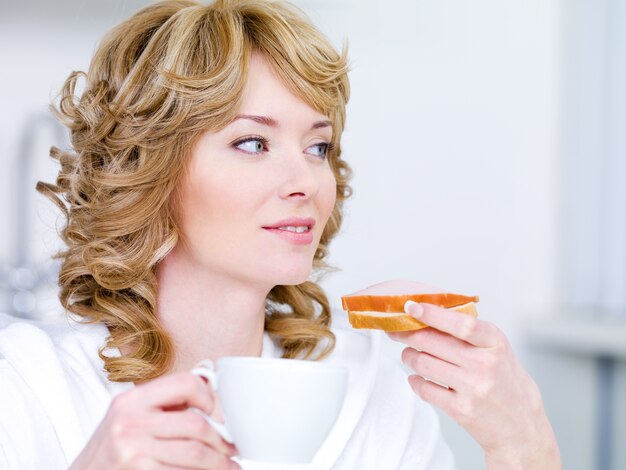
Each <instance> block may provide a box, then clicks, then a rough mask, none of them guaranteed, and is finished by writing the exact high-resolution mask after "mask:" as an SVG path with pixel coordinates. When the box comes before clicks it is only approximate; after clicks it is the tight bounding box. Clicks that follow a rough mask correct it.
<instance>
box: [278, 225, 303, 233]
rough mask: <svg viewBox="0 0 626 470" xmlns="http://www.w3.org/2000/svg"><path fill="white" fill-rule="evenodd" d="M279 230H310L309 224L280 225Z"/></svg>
mask: <svg viewBox="0 0 626 470" xmlns="http://www.w3.org/2000/svg"><path fill="white" fill-rule="evenodd" d="M278 229H279V230H287V231H288V232H296V233H304V232H308V231H309V227H308V226H302V225H299V226H298V227H294V226H293V225H288V226H286V227H278Z"/></svg>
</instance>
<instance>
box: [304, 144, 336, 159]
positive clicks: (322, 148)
mask: <svg viewBox="0 0 626 470" xmlns="http://www.w3.org/2000/svg"><path fill="white" fill-rule="evenodd" d="M332 148H333V144H332V143H329V142H320V143H319V144H314V145H311V146H310V147H309V148H307V149H306V150H307V152H306V153H308V154H310V155H315V156H316V157H322V158H326V157H327V156H328V152H330V151H331V150H332ZM310 150H312V151H310Z"/></svg>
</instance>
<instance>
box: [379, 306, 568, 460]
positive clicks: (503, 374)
mask: <svg viewBox="0 0 626 470" xmlns="http://www.w3.org/2000/svg"><path fill="white" fill-rule="evenodd" d="M405 310H406V312H407V313H408V314H410V315H412V316H413V317H415V318H416V319H418V320H419V321H421V322H423V323H425V324H426V325H428V326H430V327H431V328H424V329H421V330H416V331H407V332H400V333H388V335H389V337H390V338H392V339H393V340H396V341H400V342H402V343H404V344H406V345H407V346H409V347H408V348H406V349H404V351H403V352H402V361H403V362H404V364H406V365H407V366H408V367H409V368H411V369H412V370H413V371H414V372H415V375H411V376H409V384H410V385H411V387H412V388H413V390H414V391H415V393H417V394H418V395H419V396H420V397H421V398H422V399H423V400H425V401H427V402H429V403H431V404H433V405H435V406H437V407H439V408H440V409H442V410H443V411H444V412H445V413H446V414H448V415H449V416H451V417H452V418H453V419H454V420H455V421H457V422H458V423H459V424H460V425H461V426H462V427H463V428H465V430H466V431H468V432H469V433H470V434H471V435H472V437H474V439H476V441H477V442H478V443H479V444H480V446H481V447H482V449H483V451H484V452H485V461H486V464H487V468H489V469H496V468H498V469H499V468H507V469H515V468H520V469H533V470H535V469H557V468H561V461H560V455H559V450H558V446H557V443H556V439H555V437H554V433H553V432H552V427H551V426H550V423H549V421H548V419H547V417H546V414H545V411H544V408H543V403H542V400H541V395H540V392H539V389H538V387H537V385H536V384H535V382H534V381H533V380H532V379H531V378H530V376H529V375H528V373H527V372H526V371H525V370H524V369H523V367H522V366H521V364H520V363H519V362H518V360H517V359H516V357H515V356H514V354H513V352H512V350H511V347H510V345H509V342H508V340H507V338H506V336H505V335H504V334H503V333H502V332H501V331H500V330H499V329H498V328H497V327H496V326H495V325H493V324H492V323H488V322H485V321H482V320H478V319H476V318H473V317H471V316H469V315H464V314H459V313H457V312H453V311H450V310H447V309H444V308H441V307H437V306H435V305H430V304H417V303H415V302H411V301H409V302H407V304H406V305H405ZM425 378H426V379H428V380H426V379H425ZM439 384H441V385H439Z"/></svg>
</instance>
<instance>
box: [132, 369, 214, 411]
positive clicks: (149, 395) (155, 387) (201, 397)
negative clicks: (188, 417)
mask: <svg viewBox="0 0 626 470" xmlns="http://www.w3.org/2000/svg"><path fill="white" fill-rule="evenodd" d="M214 399H215V398H214V394H213V390H212V388H211V386H210V385H209V384H207V383H206V382H204V380H202V379H201V378H200V377H197V376H195V375H193V374H192V373H190V372H180V373H177V374H172V375H168V376H165V377H159V378H158V379H155V380H153V381H151V382H148V383H146V384H142V385H139V386H137V387H136V388H135V389H133V390H131V391H130V392H128V400H129V402H130V404H129V406H131V407H139V408H143V409H149V408H152V409H154V408H158V409H163V408H168V409H181V408H186V407H194V408H199V409H201V410H202V411H204V412H205V413H207V414H208V415H210V414H211V413H212V412H213V409H214V406H215V402H214Z"/></svg>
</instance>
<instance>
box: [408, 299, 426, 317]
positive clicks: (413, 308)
mask: <svg viewBox="0 0 626 470" xmlns="http://www.w3.org/2000/svg"><path fill="white" fill-rule="evenodd" d="M404 311H405V312H406V313H408V314H409V315H411V316H413V317H415V318H419V317H421V316H422V313H424V307H422V305H421V304H418V303H417V302H413V301H412V300H407V301H406V303H405V304H404Z"/></svg>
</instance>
